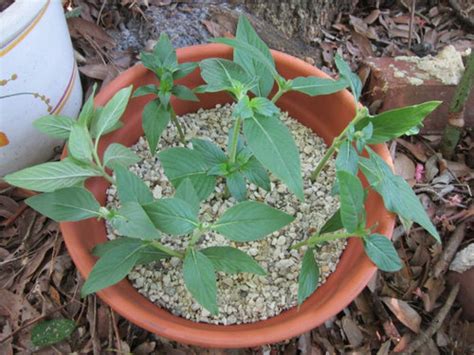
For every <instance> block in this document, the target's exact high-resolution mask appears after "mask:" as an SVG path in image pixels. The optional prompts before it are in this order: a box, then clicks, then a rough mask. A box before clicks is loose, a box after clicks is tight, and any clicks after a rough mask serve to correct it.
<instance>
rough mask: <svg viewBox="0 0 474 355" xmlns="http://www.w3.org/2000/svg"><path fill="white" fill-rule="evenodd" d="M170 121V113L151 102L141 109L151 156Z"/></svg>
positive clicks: (155, 102)
mask: <svg viewBox="0 0 474 355" xmlns="http://www.w3.org/2000/svg"><path fill="white" fill-rule="evenodd" d="M170 119H171V114H170V112H169V111H168V110H167V109H166V108H165V107H164V106H163V105H161V104H160V103H159V101H158V100H152V101H150V102H149V103H148V104H146V106H145V108H144V109H143V116H142V125H143V131H144V132H145V136H146V140H147V141H148V145H149V147H150V152H151V154H152V155H153V154H155V152H156V147H157V146H158V141H159V140H160V137H161V134H162V133H163V131H164V130H165V128H166V126H168V122H169V121H170Z"/></svg>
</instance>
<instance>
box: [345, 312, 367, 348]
mask: <svg viewBox="0 0 474 355" xmlns="http://www.w3.org/2000/svg"><path fill="white" fill-rule="evenodd" d="M342 329H343V330H344V333H345V334H346V337H347V340H349V343H350V344H351V345H352V347H354V348H357V347H359V346H361V345H362V342H363V341H364V335H363V334H362V332H361V331H360V329H359V326H358V325H357V323H356V322H354V320H353V319H352V318H350V317H349V316H345V317H344V318H342Z"/></svg>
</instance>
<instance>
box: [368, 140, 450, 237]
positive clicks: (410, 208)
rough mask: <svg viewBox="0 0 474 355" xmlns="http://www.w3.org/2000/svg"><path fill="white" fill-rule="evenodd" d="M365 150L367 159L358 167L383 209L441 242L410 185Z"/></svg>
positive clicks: (379, 159) (373, 153)
mask: <svg viewBox="0 0 474 355" xmlns="http://www.w3.org/2000/svg"><path fill="white" fill-rule="evenodd" d="M366 149H367V150H368V152H369V159H367V158H362V157H361V158H360V161H359V166H360V168H361V170H362V172H363V173H364V175H365V177H366V178H367V180H368V181H369V184H370V186H372V188H373V189H374V190H375V191H377V192H378V193H379V194H380V195H381V196H382V198H383V201H384V204H385V207H386V208H387V209H388V210H389V211H391V212H394V213H396V214H398V215H399V216H400V217H402V218H404V219H405V220H408V221H414V222H416V223H418V224H419V225H420V226H422V227H423V228H425V229H426V230H427V231H428V232H429V233H430V234H431V235H432V236H433V237H434V238H435V239H436V240H437V241H438V242H441V239H440V236H439V234H438V232H437V230H436V228H435V226H434V225H433V223H432V222H431V220H430V219H429V217H428V215H427V214H426V211H425V209H424V208H423V205H422V204H421V202H420V200H419V199H418V197H417V196H416V195H415V193H414V192H413V190H412V189H411V187H410V185H408V184H407V182H406V181H405V180H403V178H402V177H400V176H397V175H394V174H393V172H392V170H391V169H390V167H389V166H388V165H387V163H385V162H384V161H383V159H382V158H381V157H379V156H378V155H377V154H376V153H375V152H374V151H373V150H372V149H370V148H368V147H366Z"/></svg>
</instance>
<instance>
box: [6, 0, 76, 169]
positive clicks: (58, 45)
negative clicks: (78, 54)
mask: <svg viewBox="0 0 474 355" xmlns="http://www.w3.org/2000/svg"><path fill="white" fill-rule="evenodd" d="M81 103H82V88H81V82H80V78H79V73H78V70H77V66H76V62H75V60H74V52H73V48H72V44H71V38H70V36H69V32H68V28H67V24H66V19H65V17H64V11H63V8H62V5H61V1H60V0H16V1H15V2H14V3H13V4H12V5H11V6H10V7H8V8H7V9H6V10H4V11H3V12H1V13H0V176H4V175H5V174H7V173H10V172H12V171H15V170H18V169H21V168H24V167H27V166H29V165H32V164H36V163H40V162H44V161H46V160H48V159H50V158H51V157H52V156H53V155H54V151H55V147H60V146H61V145H62V144H63V142H61V141H59V140H57V139H52V138H50V137H48V136H46V135H45V134H42V133H40V132H39V131H37V130H36V129H35V128H34V127H33V126H32V124H31V123H32V122H33V121H34V120H36V119H37V118H39V117H42V116H44V115H48V114H55V115H64V116H71V117H76V116H77V114H78V112H79V109H80V107H81Z"/></svg>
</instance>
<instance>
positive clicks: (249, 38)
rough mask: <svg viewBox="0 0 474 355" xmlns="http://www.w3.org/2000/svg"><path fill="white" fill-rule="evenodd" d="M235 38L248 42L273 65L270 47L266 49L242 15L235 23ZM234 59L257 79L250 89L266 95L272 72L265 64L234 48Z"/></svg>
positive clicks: (270, 83) (271, 82) (270, 84)
mask: <svg viewBox="0 0 474 355" xmlns="http://www.w3.org/2000/svg"><path fill="white" fill-rule="evenodd" d="M236 38H237V39H238V40H240V41H242V42H245V43H248V44H249V45H251V46H253V47H254V48H255V49H257V50H258V51H260V52H261V53H262V55H263V56H265V58H266V59H267V60H268V62H269V63H271V64H272V65H273V67H274V66H275V62H274V60H273V57H272V54H271V53H270V49H268V47H267V45H266V44H265V42H263V41H262V40H261V39H260V37H259V36H258V35H257V33H256V32H255V30H254V29H253V27H252V25H251V24H250V22H249V21H248V19H247V18H246V17H245V16H244V15H240V17H239V22H238V24H237V32H236ZM234 61H235V62H236V63H237V64H240V65H241V66H242V67H243V68H244V69H245V70H246V71H247V72H248V73H249V74H250V75H251V76H252V77H255V78H257V79H258V81H257V85H256V86H255V87H254V88H253V89H252V92H253V93H254V94H255V95H257V96H265V97H266V96H268V94H270V91H271V90H272V88H273V82H274V80H273V77H272V73H271V72H270V71H269V69H268V68H267V67H266V65H265V64H264V63H262V62H260V61H259V60H257V59H255V58H254V56H253V55H252V54H251V53H249V52H247V51H245V50H242V49H238V48H236V49H235V51H234Z"/></svg>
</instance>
